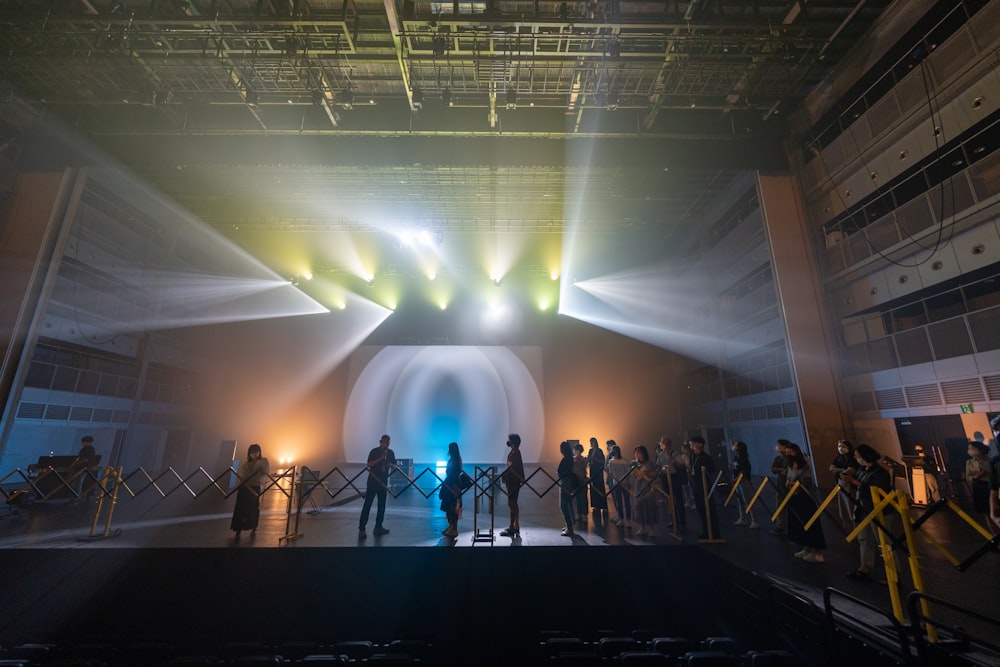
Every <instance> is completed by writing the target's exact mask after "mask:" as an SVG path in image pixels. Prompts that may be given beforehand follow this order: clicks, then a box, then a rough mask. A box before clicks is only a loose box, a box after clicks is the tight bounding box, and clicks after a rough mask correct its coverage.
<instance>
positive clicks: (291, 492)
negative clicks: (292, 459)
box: [262, 465, 303, 544]
mask: <svg viewBox="0 0 1000 667" xmlns="http://www.w3.org/2000/svg"><path fill="white" fill-rule="evenodd" d="M297 469H298V466H296V465H293V466H292V467H290V468H287V469H286V470H285V472H284V473H282V474H283V475H287V474H288V471H289V470H290V471H291V477H290V479H291V483H290V484H289V487H288V503H287V505H286V507H285V534H284V535H282V536H281V537H279V538H278V544H281V543H282V542H290V541H291V540H297V539H299V538H300V537H302V536H303V533H302V532H300V531H299V517H300V516H302V503H301V502H300V501H299V500H298V499H297V498H296V495H295V494H296V489H297V488H298V487H297V486H296V483H295V474H296V470H297ZM262 493H263V492H262ZM299 493H301V491H299ZM293 505H294V506H295V527H294V528H293V527H292V506H293Z"/></svg>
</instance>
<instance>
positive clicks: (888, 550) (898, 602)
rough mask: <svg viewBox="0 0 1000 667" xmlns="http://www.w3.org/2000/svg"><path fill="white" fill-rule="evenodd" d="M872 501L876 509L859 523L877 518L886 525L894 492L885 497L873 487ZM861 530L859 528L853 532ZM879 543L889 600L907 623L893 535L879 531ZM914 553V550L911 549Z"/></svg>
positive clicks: (895, 612) (901, 621) (865, 522)
mask: <svg viewBox="0 0 1000 667" xmlns="http://www.w3.org/2000/svg"><path fill="white" fill-rule="evenodd" d="M871 493H872V501H873V502H874V504H875V509H874V510H872V511H871V513H870V514H869V515H868V516H867V517H865V519H866V520H865V521H862V522H861V524H859V528H860V527H861V526H867V525H868V524H870V523H871V522H872V521H873V520H875V518H878V521H879V523H880V524H881V525H883V526H884V525H886V523H885V515H884V510H885V508H886V507H891V506H894V501H895V496H893V495H892V494H887V495H886V496H885V497H884V498H882V497H880V496H882V494H883V493H884V492H883V491H882V490H881V489H879V488H878V487H875V486H873V487H871ZM857 532H860V531H858V530H857V529H855V531H854V532H853V533H852V534H854V533H857ZM878 543H879V548H880V549H881V551H882V562H883V563H885V579H886V582H887V583H888V584H889V600H890V602H891V603H892V614H893V616H895V617H896V620H897V621H899V622H900V623H905V622H906V621H905V618H904V616H903V601H902V598H901V597H900V595H899V571H898V570H897V569H896V558H895V556H894V555H893V553H892V535H887V534H886V531H884V530H879V531H878ZM911 553H912V551H911Z"/></svg>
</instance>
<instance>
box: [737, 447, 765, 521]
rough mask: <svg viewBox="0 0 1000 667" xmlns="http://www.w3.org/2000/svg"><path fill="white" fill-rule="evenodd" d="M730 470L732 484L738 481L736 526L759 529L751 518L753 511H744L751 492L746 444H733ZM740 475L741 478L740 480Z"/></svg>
mask: <svg viewBox="0 0 1000 667" xmlns="http://www.w3.org/2000/svg"><path fill="white" fill-rule="evenodd" d="M730 469H731V470H732V473H733V484H735V483H736V480H737V478H739V479H740V483H739V486H737V487H736V509H737V511H739V518H738V519H737V520H736V525H737V526H749V527H750V528H759V527H760V524H758V523H757V520H756V519H754V518H753V510H750V511H747V509H746V506H747V499H748V498H749V497H750V496H751V495H752V492H753V481H752V479H751V473H752V469H751V467H750V453H749V452H748V451H747V443H745V442H743V441H742V440H737V441H736V442H734V443H733V460H732V462H731V464H730ZM740 475H742V476H743V477H742V478H740Z"/></svg>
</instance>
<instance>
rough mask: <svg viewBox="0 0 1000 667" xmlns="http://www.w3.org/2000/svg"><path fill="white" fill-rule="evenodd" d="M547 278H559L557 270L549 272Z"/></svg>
mask: <svg viewBox="0 0 1000 667" xmlns="http://www.w3.org/2000/svg"><path fill="white" fill-rule="evenodd" d="M549 278H551V279H552V280H559V272H558V271H553V272H552V273H550V274H549Z"/></svg>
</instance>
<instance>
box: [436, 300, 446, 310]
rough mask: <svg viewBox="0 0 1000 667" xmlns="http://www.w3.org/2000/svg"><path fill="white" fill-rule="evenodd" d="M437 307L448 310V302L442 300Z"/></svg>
mask: <svg viewBox="0 0 1000 667" xmlns="http://www.w3.org/2000/svg"><path fill="white" fill-rule="evenodd" d="M438 307H439V308H441V310H448V303H447V302H446V301H442V302H441V303H439V304H438Z"/></svg>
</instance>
